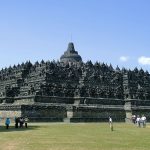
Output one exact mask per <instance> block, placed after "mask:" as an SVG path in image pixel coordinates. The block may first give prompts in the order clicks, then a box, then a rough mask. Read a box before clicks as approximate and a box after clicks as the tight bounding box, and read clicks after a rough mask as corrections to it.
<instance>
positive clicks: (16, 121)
mask: <svg viewBox="0 0 150 150" xmlns="http://www.w3.org/2000/svg"><path fill="white" fill-rule="evenodd" d="M18 123H19V118H18V117H15V128H18Z"/></svg>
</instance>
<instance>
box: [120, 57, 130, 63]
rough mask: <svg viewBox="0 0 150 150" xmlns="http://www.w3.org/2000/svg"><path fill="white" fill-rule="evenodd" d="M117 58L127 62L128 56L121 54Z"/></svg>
mask: <svg viewBox="0 0 150 150" xmlns="http://www.w3.org/2000/svg"><path fill="white" fill-rule="evenodd" d="M119 59H120V61H122V62H127V61H128V60H129V57H128V56H121V57H120V58H119Z"/></svg>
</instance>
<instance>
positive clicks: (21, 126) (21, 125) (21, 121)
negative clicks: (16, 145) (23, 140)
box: [19, 117, 24, 128]
mask: <svg viewBox="0 0 150 150" xmlns="http://www.w3.org/2000/svg"><path fill="white" fill-rule="evenodd" d="M19 122H20V128H23V124H24V119H23V117H21V118H20V120H19Z"/></svg>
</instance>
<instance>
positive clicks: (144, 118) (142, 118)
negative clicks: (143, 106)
mask: <svg viewBox="0 0 150 150" xmlns="http://www.w3.org/2000/svg"><path fill="white" fill-rule="evenodd" d="M141 122H142V127H143V128H145V127H146V117H145V116H144V115H142V117H141Z"/></svg>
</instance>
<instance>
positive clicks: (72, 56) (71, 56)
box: [60, 42, 82, 63]
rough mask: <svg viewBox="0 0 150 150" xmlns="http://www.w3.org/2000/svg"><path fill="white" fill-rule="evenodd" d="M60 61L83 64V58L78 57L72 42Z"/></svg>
mask: <svg viewBox="0 0 150 150" xmlns="http://www.w3.org/2000/svg"><path fill="white" fill-rule="evenodd" d="M60 61H61V62H64V63H67V62H81V61H82V58H81V56H80V55H78V52H77V51H75V48H74V44H73V43H72V42H70V43H69V44H68V48H67V51H65V52H64V54H63V55H62V56H61V57H60Z"/></svg>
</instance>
